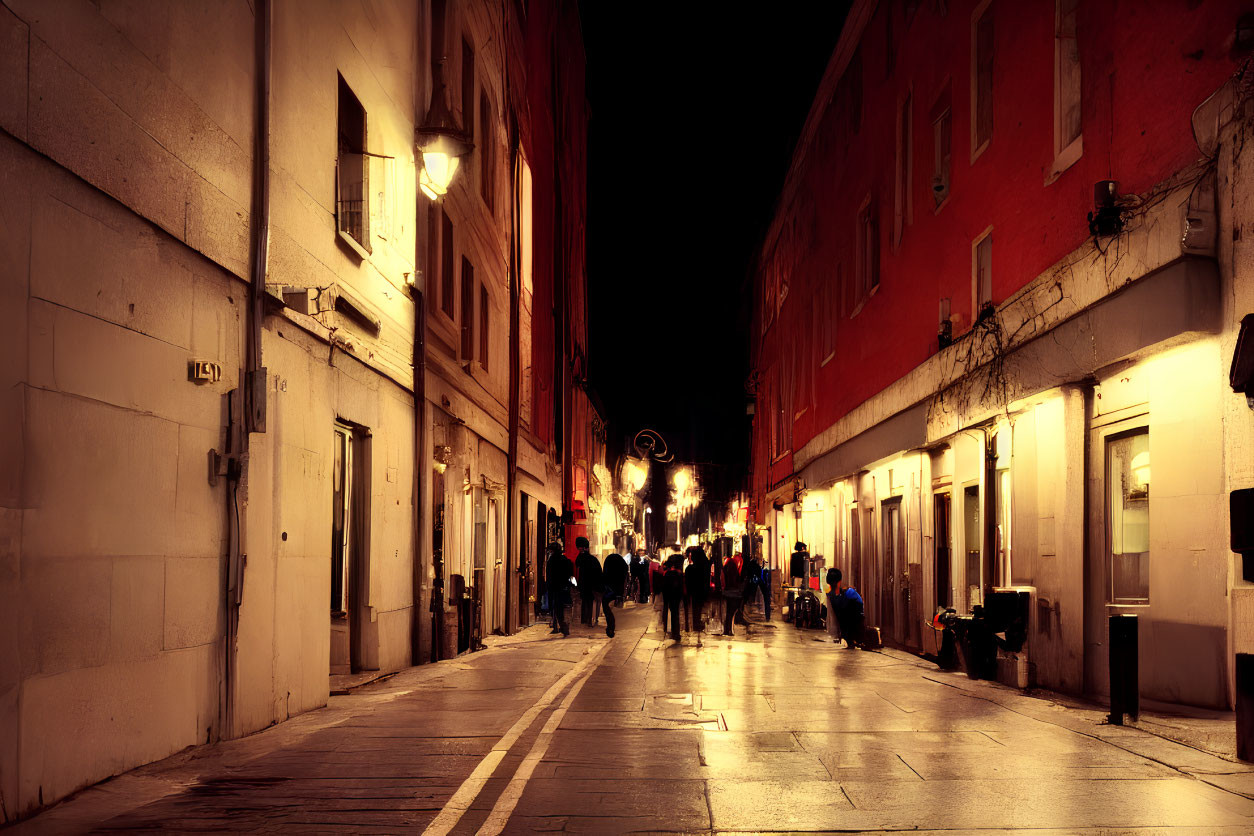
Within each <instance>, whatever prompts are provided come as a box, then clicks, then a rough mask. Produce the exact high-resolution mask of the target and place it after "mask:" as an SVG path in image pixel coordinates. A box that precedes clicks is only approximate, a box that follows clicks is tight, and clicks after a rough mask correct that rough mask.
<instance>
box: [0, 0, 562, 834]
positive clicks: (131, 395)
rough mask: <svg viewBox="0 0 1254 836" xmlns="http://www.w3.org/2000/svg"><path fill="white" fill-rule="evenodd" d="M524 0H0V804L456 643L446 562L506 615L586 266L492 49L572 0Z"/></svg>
mask: <svg viewBox="0 0 1254 836" xmlns="http://www.w3.org/2000/svg"><path fill="white" fill-rule="evenodd" d="M527 5H528V4H522V6H520V5H519V4H515V3H510V2H495V3H494V2H486V1H485V2H472V0H466V2H461V0H447V2H441V0H416V1H415V2H384V0H368V1H367V2H363V3H360V4H339V3H334V2H330V0H300V1H299V2H298V0H273V2H265V1H264V0H263V1H262V2H254V3H245V2H215V3H177V4H176V3H164V2H155V1H154V2H149V0H118V1H117V2H98V3H89V2H82V3H78V2H57V3H43V2H34V0H32V1H31V2H27V1H26V0H11V1H10V0H6V2H5V3H4V4H2V5H0V184H2V185H0V192H2V193H3V199H0V320H2V322H0V335H2V336H0V339H3V341H4V345H3V351H2V352H0V356H2V357H3V361H2V363H0V374H2V375H3V378H2V379H0V414H2V415H3V427H4V433H3V441H0V451H2V452H0V614H2V615H0V619H2V629H0V802H2V806H0V819H3V820H9V819H12V818H14V817H16V816H20V815H24V814H25V813H28V812H29V811H31V810H33V809H36V808H37V807H39V806H41V805H45V804H49V803H51V802H53V801H55V800H57V799H59V798H62V797H64V796H65V795H67V794H68V793H70V792H73V791H74V790H76V789H78V788H80V787H82V786H84V785H86V784H89V783H91V782H94V781H98V780H100V779H103V778H106V777H108V776H110V775H113V774H116V773H118V772H120V771H123V770H125V769H128V768H131V767H134V766H136V765H139V764H142V763H146V762H149V761H152V760H155V759H158V758H161V757H164V756H166V755H169V754H171V753H173V752H176V751H178V750H179V749H182V748H184V747H186V746H191V745H195V744H202V743H206V742H210V741H214V740H218V739H222V738H229V737H237V736H240V735H244V734H247V733H250V732H252V731H255V730H258V729H262V728H265V727H266V726H269V725H271V724H274V723H277V722H282V721H283V720H285V719H287V718H288V717H291V716H293V715H295V714H298V713H300V712H303V711H307V710H309V709H312V708H315V707H318V706H321V705H324V704H325V703H326V701H327V698H328V693H329V690H330V679H329V677H330V676H331V675H333V674H344V673H353V672H362V671H372V670H378V671H390V670H396V669H399V668H401V667H404V666H406V665H410V664H417V663H421V662H425V661H428V660H430V659H432V658H438V657H439V656H443V655H447V654H448V653H450V652H456V650H457V648H456V646H455V644H453V645H446V644H445V643H444V639H445V636H438V637H437V636H435V635H434V632H435V631H437V630H441V629H446V628H445V626H444V625H442V624H441V623H440V622H441V621H445V624H447V622H448V621H450V620H451V621H453V622H454V623H456V618H455V617H453V616H449V618H448V619H444V618H443V616H444V615H445V611H448V612H449V613H452V612H454V611H455V610H456V609H457V607H458V602H457V601H456V600H452V598H451V586H452V585H453V580H452V576H454V575H460V576H461V577H462V578H463V579H465V581H466V583H467V584H468V585H471V586H473V587H474V588H475V589H476V590H477V592H476V597H477V598H478V599H479V600H480V601H481V604H482V611H481V614H480V618H481V621H480V622H479V623H478V625H477V629H478V630H479V631H480V632H491V631H493V630H499V631H509V630H512V629H516V628H517V626H518V625H519V623H520V622H521V623H526V622H527V620H528V618H529V617H530V615H529V613H528V607H530V605H531V601H530V597H531V596H533V595H534V586H535V570H534V558H535V555H536V553H537V552H538V551H539V550H540V549H541V548H542V547H543V543H544V542H545V539H544V538H545V537H547V536H548V531H549V528H548V527H547V526H546V525H545V517H546V515H547V509H548V508H559V507H560V505H561V496H562V477H561V470H560V467H559V465H558V462H559V461H560V452H561V450H560V444H559V443H556V442H555V441H554V440H553V439H554V426H553V412H554V408H553V407H552V405H551V403H552V401H553V399H554V398H555V397H557V395H556V394H555V393H554V389H555V388H558V387H556V386H555V384H554V383H553V380H554V378H555V377H556V376H558V372H560V370H561V368H562V365H561V364H562V359H561V358H562V356H563V355H562V354H561V351H560V347H559V349H558V350H557V351H554V350H552V347H553V346H554V344H555V342H559V341H558V340H555V338H554V336H553V332H554V324H553V322H554V320H553V315H552V312H551V308H552V307H553V306H552V305H551V304H550V302H551V299H552V297H553V296H554V294H556V293H560V292H563V291H562V290H561V288H562V287H564V285H563V284H562V283H563V282H564V283H567V284H574V283H582V282H583V280H584V278H583V273H582V266H581V264H580V265H579V269H574V268H573V267H572V265H571V263H570V262H568V261H564V262H562V263H560V264H559V263H558V262H557V261H556V260H555V259H554V258H553V257H552V255H551V251H552V248H553V246H554V240H553V239H552V238H549V239H545V240H538V239H537V236H536V234H534V232H533V230H535V229H540V230H549V227H551V226H553V224H551V223H548V224H546V223H544V222H543V220H542V219H541V220H537V219H536V215H537V214H539V212H545V211H547V212H549V214H550V215H551V214H552V206H553V204H554V203H555V201H554V199H553V198H552V192H553V189H554V183H555V182H556V179H555V178H554V177H553V176H552V174H551V173H547V172H548V169H545V171H546V177H547V179H545V180H540V179H539V178H538V177H537V178H536V182H535V183H534V184H533V182H532V177H533V175H532V172H531V168H530V167H529V166H528V165H527V164H526V159H527V157H528V155H530V156H532V157H540V158H546V159H552V157H553V152H552V150H551V147H550V146H551V145H552V144H553V143H554V141H555V140H554V135H555V134H556V133H557V132H558V131H557V128H556V127H554V120H553V119H552V113H551V110H552V108H549V109H547V110H543V109H541V110H539V112H538V114H537V113H535V110H536V109H535V108H527V107H523V106H522V105H521V104H520V102H521V100H522V99H524V98H525V97H527V96H533V97H539V96H541V95H543V96H544V97H545V98H546V100H547V99H549V98H550V96H549V93H550V85H551V84H552V83H553V82H551V81H550V80H549V78H556V77H558V76H560V75H561V73H558V72H554V73H550V74H549V76H544V75H542V74H538V75H540V77H539V79H536V80H533V81H532V82H530V83H526V84H525V83H523V81H522V80H521V78H522V76H523V74H522V73H521V72H520V71H519V70H518V69H517V68H525V67H526V66H527V65H528V61H529V60H530V57H531V56H532V55H533V54H546V49H537V48H535V47H534V44H533V42H536V41H538V42H540V43H542V44H543V43H545V39H546V38H547V39H552V38H553V37H555V35H554V32H555V31H558V30H561V31H565V32H567V33H568V34H569V33H570V32H571V31H573V32H575V33H577V31H578V27H577V12H575V11H574V10H573V6H572V8H571V9H566V8H565V7H564V4H560V3H556V4H544V3H531V4H529V5H530V6H531V8H530V9H529V10H527V12H526V13H524V8H523V7H525V6H527ZM528 15H529V16H528ZM553 21H565V24H564V26H558V25H556V24H553V23H552V22H553ZM571 21H573V22H574V26H573V29H572V26H571ZM541 24H543V27H542V26H541ZM507 44H508V45H509V47H508V48H507ZM547 52H551V50H547ZM507 55H508V56H512V57H511V58H510V59H509V60H512V61H514V62H515V65H516V69H515V72H514V75H513V78H514V82H513V84H514V85H515V87H513V88H511V87H509V86H508V85H509V84H510V82H509V79H510V74H509V72H507V66H506V65H507ZM576 56H577V57H576V59H575V60H572V61H569V62H567V64H566V65H565V66H564V67H563V68H561V71H562V72H565V73H568V74H571V75H572V76H574V77H577V78H578V79H579V84H580V85H581V84H582V81H581V80H582V52H581V51H577V52H576ZM442 59H443V64H444V66H445V68H446V81H447V82H448V89H447V93H446V95H447V97H448V102H449V106H450V108H451V109H452V110H453V112H454V114H455V116H456V117H457V119H458V120H459V123H460V124H462V125H464V126H465V128H466V132H467V134H469V135H470V136H471V138H472V141H473V142H474V146H475V150H474V151H473V152H472V154H471V155H470V156H468V157H466V158H464V159H463V160H462V166H461V170H460V172H459V173H458V175H457V176H456V178H455V179H454V180H453V184H452V188H451V189H450V190H449V193H448V194H447V195H446V196H444V197H443V198H441V199H440V200H439V201H438V202H432V201H429V200H427V198H426V197H423V196H422V195H421V194H420V192H419V189H418V178H419V176H420V173H421V171H422V166H423V161H422V156H421V154H420V153H418V151H417V150H416V146H415V130H416V128H418V127H419V126H420V125H421V124H422V121H423V119H424V118H425V116H426V115H427V113H428V110H429V107H430V105H431V102H432V96H433V90H434V89H436V85H435V84H434V75H435V73H434V71H433V68H434V67H435V66H436V65H437V64H438V63H440V61H441V60H442ZM544 71H545V73H548V72H549V71H548V69H547V68H545V69H544ZM572 89H574V90H575V91H576V92H577V93H578V94H579V95H580V96H581V95H582V87H581V86H578V87H575V88H572ZM572 107H573V108H574V109H575V110H577V111H579V112H582V110H583V102H582V99H581V98H580V99H579V100H577V101H576V102H575V103H574V105H572ZM468 110H473V114H472V113H468V112H467V111H468ZM520 112H525V113H527V114H528V116H527V120H528V121H526V122H525V123H524V122H523V120H521V119H519V118H518V116H517V114H518V113H520ZM545 120H547V121H545ZM532 123H536V124H537V125H539V127H533V126H532ZM521 124H525V127H524V128H520V127H519V125H521ZM520 135H521V136H522V139H521V140H520V139H519V136H520ZM546 149H547V150H546ZM580 159H581V158H580ZM550 168H551V166H550ZM579 186H580V188H581V187H582V179H581V175H580V179H579ZM533 205H535V206H539V207H540V210H538V211H537V210H533ZM580 208H581V207H580ZM581 224H582V218H581V217H580V218H579V228H580V229H581ZM567 226H570V224H567ZM550 233H551V230H550ZM524 242H525V245H524ZM540 251H543V252H544V253H546V254H547V255H543V256H541V255H540V254H539V253H540ZM540 265H542V266H543V267H544V269H545V270H546V271H548V273H546V275H545V276H543V277H539V278H537V277H535V276H534V275H533V274H534V273H535V272H536V268H537V266H540ZM558 272H561V274H562V275H561V277H560V280H559V279H555V278H554V275H556V274H557V273H558ZM537 285H538V286H539V288H537ZM554 288H558V289H557V290H555V289H554ZM541 290H542V291H543V292H544V293H545V294H548V295H547V296H544V297H543V302H541V301H537V297H538V296H539V294H540V292H541ZM450 293H451V294H452V295H451V296H449V295H448V294H450ZM533 308H536V309H539V311H540V313H537V314H536V315H535V316H534V317H533V315H532V309H533ZM534 323H539V324H534ZM533 331H535V332H536V333H535V334H533ZM541 332H542V333H541ZM416 334H421V335H422V337H423V339H422V340H415V335H416ZM534 343H539V344H540V345H541V346H542V347H544V346H547V347H549V349H550V351H549V352H548V354H545V355H543V356H542V357H541V356H540V353H539V352H533V351H532V345H533V344H534ZM416 344H417V350H416V349H415V346H416ZM533 353H534V354H535V355H536V356H537V357H540V360H541V361H542V363H541V362H536V363H533ZM533 365H536V366H541V367H542V368H541V371H542V372H543V373H540V372H537V373H536V374H535V375H533V374H532V367H533ZM416 368H417V369H419V370H423V369H425V374H423V375H421V376H420V377H418V378H417V379H416V375H415V369H416ZM416 382H417V384H418V385H416ZM514 392H516V393H519V394H518V396H517V397H512V396H511V393H514ZM545 399H547V400H545ZM537 402H542V403H547V404H549V405H548V406H547V407H545V408H540V407H538V406H537V405H536V403H537ZM415 405H417V408H416V406H415ZM520 414H521V415H522V417H521V418H519V417H517V416H519V415H520ZM416 416H417V417H416ZM546 422H547V423H546ZM565 429H566V430H567V431H569V427H567V428H565ZM441 536H442V539H441ZM433 592H434V594H435V595H436V606H435V607H433V606H432V595H433ZM433 610H439V611H440V615H441V618H440V619H437V618H435V617H433V615H434V613H433ZM454 642H455V639H454Z"/></svg>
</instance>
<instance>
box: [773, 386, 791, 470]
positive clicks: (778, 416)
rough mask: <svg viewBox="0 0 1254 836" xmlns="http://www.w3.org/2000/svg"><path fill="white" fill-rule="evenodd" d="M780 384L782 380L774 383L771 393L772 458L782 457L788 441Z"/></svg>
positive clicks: (782, 393) (782, 389)
mask: <svg viewBox="0 0 1254 836" xmlns="http://www.w3.org/2000/svg"><path fill="white" fill-rule="evenodd" d="M782 384H783V381H782V380H780V381H776V384H775V386H774V390H775V391H774V392H773V393H772V394H773V395H774V400H775V409H774V415H775V420H774V421H773V422H772V423H773V424H774V430H775V432H774V437H775V456H774V457H778V456H782V455H783V454H784V451H785V450H787V449H788V441H787V439H786V437H785V434H784V427H785V424H786V417H785V415H784V387H783V385H782ZM774 457H772V458H774Z"/></svg>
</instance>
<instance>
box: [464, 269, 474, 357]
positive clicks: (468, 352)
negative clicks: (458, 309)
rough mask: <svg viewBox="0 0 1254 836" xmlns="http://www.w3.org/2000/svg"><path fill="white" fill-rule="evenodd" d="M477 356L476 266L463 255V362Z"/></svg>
mask: <svg viewBox="0 0 1254 836" xmlns="http://www.w3.org/2000/svg"><path fill="white" fill-rule="evenodd" d="M474 358H475V268H474V266H473V265H472V264H471V263H470V261H469V260H468V259H467V258H466V257H465V256H462V363H463V364H465V365H466V366H469V365H470V363H471V362H473V361H474Z"/></svg>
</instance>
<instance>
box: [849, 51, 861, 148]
mask: <svg viewBox="0 0 1254 836" xmlns="http://www.w3.org/2000/svg"><path fill="white" fill-rule="evenodd" d="M845 77H846V78H847V79H849V129H850V130H851V131H852V132H853V133H854V134H857V133H858V132H860V131H861V130H862V54H861V53H860V52H854V54H853V58H850V59H849V67H848V68H847V69H846V70H845Z"/></svg>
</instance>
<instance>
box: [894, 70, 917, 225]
mask: <svg viewBox="0 0 1254 836" xmlns="http://www.w3.org/2000/svg"><path fill="white" fill-rule="evenodd" d="M912 99H913V96H912V95H911V94H910V93H909V92H907V93H906V98H905V101H903V102H902V103H901V110H900V111H899V112H898V114H897V169H896V171H897V174H896V182H895V184H894V185H895V188H894V200H893V247H894V248H895V247H899V246H901V236H902V234H903V233H904V232H905V228H906V225H907V224H909V223H911V222H912V221H913V220H914V218H913V214H914V207H913V206H912V205H911V204H912V201H911V199H910V198H911V195H910V183H911V181H912V180H913V179H914V176H913V175H914V170H913V166H912V165H911V162H912V160H911V157H912V156H913V155H912V154H911V153H910V148H911V146H912V145H913V137H912V126H911V117H910V103H911V101H912Z"/></svg>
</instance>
